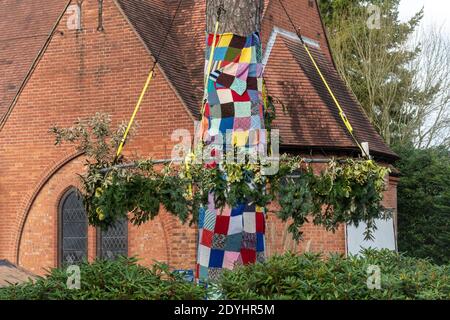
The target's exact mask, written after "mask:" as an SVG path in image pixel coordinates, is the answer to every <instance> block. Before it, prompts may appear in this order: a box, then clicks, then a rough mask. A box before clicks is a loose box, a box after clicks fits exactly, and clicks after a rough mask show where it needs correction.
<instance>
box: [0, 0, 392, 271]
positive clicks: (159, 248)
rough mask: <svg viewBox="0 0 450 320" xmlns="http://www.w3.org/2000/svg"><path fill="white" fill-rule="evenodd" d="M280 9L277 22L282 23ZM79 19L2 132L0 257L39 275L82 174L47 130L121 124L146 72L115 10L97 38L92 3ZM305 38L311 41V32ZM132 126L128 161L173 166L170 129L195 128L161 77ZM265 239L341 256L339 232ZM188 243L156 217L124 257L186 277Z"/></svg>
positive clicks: (109, 6) (274, 246)
mask: <svg viewBox="0 0 450 320" xmlns="http://www.w3.org/2000/svg"><path fill="white" fill-rule="evenodd" d="M305 3H306V1H305ZM271 5H273V4H271ZM302 5H303V2H302ZM277 10H278V11H279V9H276V10H275V11H274V12H275V13H274V14H273V19H274V21H275V20H276V21H278V19H279V18H277V16H278V15H279V13H277V12H278V11H277ZM307 10H310V9H307ZM82 11H83V14H82V19H83V30H82V31H71V30H67V27H66V19H67V16H65V17H64V18H63V20H62V21H61V23H60V24H59V26H58V30H59V31H61V33H57V34H56V35H55V36H54V38H53V40H52V41H51V43H50V45H49V47H48V50H47V51H46V52H45V54H44V56H43V58H42V60H41V62H40V63H39V65H38V66H37V68H36V70H35V71H34V73H33V75H32V77H31V78H30V80H29V82H28V84H27V86H26V87H25V89H24V91H23V92H22V94H21V96H20V99H19V100H18V103H17V105H16V106H15V108H14V110H13V111H12V113H11V115H10V117H9V119H8V121H7V123H6V124H5V126H4V128H3V130H2V131H0V139H1V141H2V143H1V144H0V172H1V177H2V178H1V180H0V194H1V199H0V212H1V214H2V219H0V257H1V258H6V259H9V260H11V261H15V262H18V263H19V264H20V265H21V266H23V267H25V268H28V269H30V270H31V271H33V272H36V273H43V268H46V267H52V266H55V265H56V264H57V247H58V237H57V231H58V223H57V221H58V219H57V217H58V204H59V200H60V198H61V197H62V195H63V194H64V192H65V191H66V190H67V188H69V187H70V186H77V185H78V178H77V176H76V173H81V172H82V171H83V161H84V158H83V157H77V156H76V154H75V150H74V149H73V148H72V147H70V146H63V147H55V146H53V137H52V135H51V134H49V132H48V128H50V127H51V126H52V125H53V124H57V125H59V126H70V125H71V124H72V123H73V121H74V120H75V119H76V118H78V117H88V116H91V115H92V114H94V113H95V112H100V111H101V112H106V113H109V114H111V115H112V118H113V120H114V122H115V123H117V122H119V121H122V120H125V119H128V117H129V116H130V114H131V112H132V110H133V107H134V105H135V103H136V99H137V97H138V95H139V93H140V91H141V88H142V85H143V83H144V81H145V79H146V77H147V73H148V70H149V67H150V66H151V64H152V61H151V59H150V56H149V54H148V52H147V51H146V49H145V48H144V46H143V44H142V43H141V41H140V40H139V39H138V38H137V36H136V34H135V33H134V31H133V30H132V29H131V28H130V26H129V24H128V23H127V21H126V20H125V19H124V18H123V16H122V15H121V13H120V12H119V10H118V9H117V7H116V6H115V5H114V3H113V1H105V2H104V28H105V31H104V32H99V31H97V1H95V0H85V1H84V2H83V8H82ZM312 12H313V11H312ZM312 14H315V13H312ZM271 19H272V18H271ZM296 19H297V18H296ZM281 27H283V28H286V29H287V28H288V26H285V25H282V26H281ZM317 28H319V26H318V25H317ZM305 33H306V35H307V36H309V37H311V38H314V39H315V37H314V32H313V30H312V29H311V30H308V29H306V30H305ZM321 41H323V38H321ZM137 121H138V123H139V126H140V127H139V131H138V136H137V137H136V138H135V139H134V140H133V142H131V143H129V144H128V145H127V147H126V151H125V153H128V154H129V153H131V152H137V153H138V154H140V155H141V156H142V157H150V156H151V157H153V158H155V159H161V158H170V155H171V149H172V146H173V144H174V142H172V141H170V135H171V133H172V131H173V130H174V129H179V128H185V129H189V130H191V131H192V128H193V119H192V118H191V117H190V115H189V114H188V113H187V111H186V109H185V107H184V106H183V105H182V104H181V102H180V100H179V99H178V97H177V94H176V93H175V92H174V90H173V89H172V88H171V86H170V85H169V83H168V82H167V80H166V79H165V77H164V75H163V74H162V73H161V71H160V70H158V72H157V75H156V77H155V79H154V81H153V82H152V84H151V87H150V90H149V92H148V94H147V95H146V98H145V100H144V103H143V105H142V108H141V111H140V112H139V114H138V117H137ZM392 187H395V185H392ZM386 201H387V202H389V203H391V204H393V205H394V204H395V203H396V202H395V195H394V194H393V193H392V194H389V195H388V197H387V198H386ZM267 230H268V235H267V247H268V253H269V254H273V253H276V252H282V251H283V250H286V249H292V250H298V251H304V250H305V249H307V248H309V249H310V250H316V251H338V252H344V251H345V235H344V228H341V229H339V230H338V231H337V232H336V233H335V234H332V233H329V232H325V231H324V230H323V229H321V228H318V227H314V226H311V225H308V226H305V228H304V233H305V237H304V239H305V240H304V241H303V242H302V243H300V244H298V245H295V244H294V243H293V242H292V241H290V240H289V236H288V235H287V233H286V231H285V225H284V224H281V223H280V222H277V221H276V220H275V218H274V217H273V216H270V217H269V218H268V228H267ZM95 233H96V232H95V229H94V228H90V229H89V258H90V259H93V258H94V257H95V253H96V248H95V247H96V243H95V242H96V240H95V239H96V234H95ZM195 234H196V232H195V229H194V228H189V227H187V226H181V225H180V223H179V222H178V221H177V220H176V219H175V218H173V217H172V216H171V215H169V214H166V213H163V214H161V215H160V216H159V217H157V218H156V219H155V221H152V222H149V223H147V224H145V225H143V226H141V227H132V226H129V240H128V242H129V243H128V247H129V254H130V255H137V256H139V257H140V258H141V259H142V261H141V262H142V263H144V264H150V263H152V261H153V260H160V261H165V262H168V263H170V264H171V265H173V266H175V267H177V268H193V266H194V263H195V254H196V252H195V246H196V236H195Z"/></svg>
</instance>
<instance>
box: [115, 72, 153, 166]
mask: <svg viewBox="0 0 450 320" xmlns="http://www.w3.org/2000/svg"><path fill="white" fill-rule="evenodd" d="M154 70H155V68H154V67H153V68H152V70H151V71H150V73H149V75H148V77H147V81H146V82H145V85H144V88H143V89H142V92H141V95H140V96H139V100H138V102H137V104H136V106H135V108H134V112H133V115H132V116H131V119H130V121H129V122H128V126H127V129H126V130H125V133H124V135H123V138H122V140H121V141H120V145H119V147H118V148H117V153H116V159H117V158H119V156H120V155H121V154H122V150H123V146H124V145H125V141H126V140H127V137H128V133H129V132H130V129H131V126H132V125H133V122H134V119H135V118H136V114H137V113H138V111H139V108H140V107H141V104H142V101H143V100H144V96H145V93H146V92H147V89H148V87H149V85H150V82H151V81H152V79H153V74H154V72H155V71H154Z"/></svg>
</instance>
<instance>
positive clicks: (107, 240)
mask: <svg viewBox="0 0 450 320" xmlns="http://www.w3.org/2000/svg"><path fill="white" fill-rule="evenodd" d="M99 240H100V241H99V243H100V248H99V256H100V257H101V258H103V259H109V260H113V259H115V258H116V257H117V256H127V255H128V221H127V219H121V220H118V221H117V222H116V223H115V224H114V225H113V226H111V227H109V228H108V229H106V230H102V231H101V233H100V239H99Z"/></svg>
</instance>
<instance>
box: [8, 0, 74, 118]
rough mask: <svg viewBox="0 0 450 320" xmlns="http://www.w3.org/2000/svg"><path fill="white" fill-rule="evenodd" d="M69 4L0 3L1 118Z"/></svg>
mask: <svg viewBox="0 0 450 320" xmlns="http://www.w3.org/2000/svg"><path fill="white" fill-rule="evenodd" d="M66 3H67V1H63V0H46V1H23V0H2V1H0V30H1V31H2V32H1V33H0V119H1V118H2V117H3V115H4V114H5V113H6V112H7V110H8V108H9V106H10V105H11V103H12V102H13V100H14V98H15V96H16V94H17V93H18V91H19V89H20V87H21V85H22V83H23V82H24V80H25V78H26V76H27V74H28V72H29V70H30V68H31V66H32V64H33V61H34V60H35V59H36V57H37V56H38V53H39V51H40V50H41V49H42V48H43V46H44V44H45V42H46V40H47V38H48V37H49V34H50V33H51V30H52V27H53V26H54V24H55V23H56V21H57V19H58V16H59V15H60V14H61V13H62V11H63V10H64V7H65V6H66Z"/></svg>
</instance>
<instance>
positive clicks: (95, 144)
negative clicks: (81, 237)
mask: <svg viewBox="0 0 450 320" xmlns="http://www.w3.org/2000/svg"><path fill="white" fill-rule="evenodd" d="M110 123H111V120H110V118H109V116H107V115H103V114H96V115H95V116H94V117H93V118H92V119H89V120H86V121H83V120H79V121H77V123H76V124H75V125H74V127H72V128H68V129H63V128H58V127H54V128H52V129H51V131H52V132H53V133H54V134H55V137H56V144H61V143H62V142H63V141H67V142H70V143H74V144H76V146H77V148H78V150H79V151H81V152H85V153H86V155H87V157H88V160H87V163H86V169H87V170H86V173H85V174H83V175H81V176H80V177H81V179H82V183H83V196H84V203H85V206H86V209H87V214H88V217H89V223H90V224H92V225H94V226H100V227H102V228H108V227H109V226H111V225H112V224H114V222H115V221H117V220H118V219H121V218H123V217H126V218H128V219H129V220H130V221H131V222H132V223H133V224H135V225H141V224H142V223H145V222H147V221H149V220H151V219H153V218H155V217H156V216H157V215H158V213H159V212H160V210H161V208H164V209H165V210H166V211H168V212H169V213H171V214H173V215H175V216H177V217H178V218H179V219H180V220H181V221H182V222H183V223H186V222H188V221H189V222H190V223H191V224H192V223H197V219H198V216H197V215H198V211H199V208H200V207H201V206H203V205H206V204H207V203H208V195H209V194H213V195H214V202H215V206H216V208H218V209H223V208H225V207H226V206H229V207H235V206H236V205H238V204H240V203H244V202H248V203H255V204H256V205H257V206H260V207H264V208H267V207H268V206H269V205H270V204H271V203H272V202H274V201H277V202H278V203H279V204H280V210H279V211H278V212H277V215H278V217H280V218H281V219H282V220H283V221H290V222H291V225H290V227H289V231H290V232H291V233H292V235H293V237H294V238H295V239H297V240H298V239H301V235H302V233H301V227H302V226H303V224H304V223H306V222H309V221H310V220H311V221H312V222H313V223H314V224H316V225H322V226H324V227H326V229H327V230H331V231H335V230H336V228H338V226H339V225H340V224H342V223H354V224H356V225H357V224H358V223H359V222H361V221H364V222H365V223H366V224H367V229H366V237H367V238H370V237H371V236H372V232H373V230H374V228H375V225H374V220H375V219H377V218H380V217H383V216H385V215H386V214H387V212H386V210H385V209H384V208H383V207H382V205H381V200H382V194H383V191H384V185H385V181H384V179H385V176H386V175H387V174H388V169H387V168H385V167H382V166H379V165H377V164H376V163H375V162H374V161H372V160H358V159H347V160H341V161H337V160H336V161H331V162H330V163H329V164H328V165H327V167H326V169H325V170H324V171H322V172H321V173H320V174H318V175H316V174H314V172H313V170H312V168H311V166H309V165H308V163H307V161H306V160H305V159H302V158H300V157H293V156H288V155H283V156H282V157H281V159H280V162H279V170H278V171H277V173H276V174H274V175H263V174H262V172H264V170H265V169H267V168H266V167H267V166H268V165H269V164H268V163H263V162H261V161H259V162H255V163H249V162H248V161H247V162H245V163H224V164H221V165H217V166H207V165H205V164H204V163H203V162H201V161H196V159H195V156H192V157H190V158H189V159H187V160H186V161H185V163H183V164H174V163H170V164H165V165H162V166H161V165H156V164H155V163H154V162H153V161H152V160H145V161H136V162H135V163H134V165H133V166H131V167H123V166H120V165H118V166H117V165H116V166H112V158H113V156H112V155H113V151H114V150H115V147H116V146H117V144H118V142H119V141H120V138H118V137H120V135H121V133H122V132H123V128H124V126H123V125H122V126H120V127H119V130H117V131H115V132H112V131H111V129H110ZM108 141H109V142H108ZM92 160H94V161H93V162H91V161H92ZM124 161H125V159H123V158H122V159H120V160H119V164H120V163H123V162H124Z"/></svg>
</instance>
